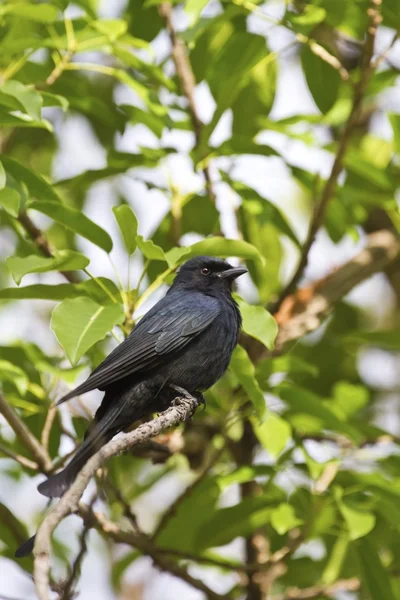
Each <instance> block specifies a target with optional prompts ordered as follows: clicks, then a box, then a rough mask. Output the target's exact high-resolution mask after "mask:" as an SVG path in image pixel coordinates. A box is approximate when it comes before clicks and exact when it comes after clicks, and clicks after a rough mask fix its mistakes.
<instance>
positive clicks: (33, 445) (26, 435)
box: [0, 393, 52, 473]
mask: <svg viewBox="0 0 400 600" xmlns="http://www.w3.org/2000/svg"><path fill="white" fill-rule="evenodd" d="M0 413H1V414H2V415H3V417H4V418H5V420H6V421H7V423H8V424H9V426H10V427H11V429H12V430H13V431H14V433H15V435H16V436H17V437H18V439H19V440H20V442H21V443H22V444H23V445H24V446H25V448H26V449H27V450H29V452H30V453H31V455H32V456H33V457H34V459H35V460H36V462H37V464H38V465H39V467H40V469H41V470H42V471H43V472H44V473H48V472H49V471H50V470H51V466H52V462H51V458H50V456H49V455H48V453H47V452H46V450H45V449H44V448H43V447H42V446H41V445H40V443H39V442H38V440H37V439H36V438H35V436H34V435H33V434H32V433H31V432H30V431H29V429H28V428H27V426H26V425H25V423H24V422H23V421H22V420H21V419H20V417H19V415H18V414H17V413H16V412H15V410H14V409H13V408H12V407H11V406H10V405H9V404H8V402H7V401H6V399H5V398H4V396H3V394H1V393H0Z"/></svg>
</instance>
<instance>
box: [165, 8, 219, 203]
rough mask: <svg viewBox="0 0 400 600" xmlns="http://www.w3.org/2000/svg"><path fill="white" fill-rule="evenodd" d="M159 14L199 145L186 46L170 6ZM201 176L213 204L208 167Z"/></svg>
mask: <svg viewBox="0 0 400 600" xmlns="http://www.w3.org/2000/svg"><path fill="white" fill-rule="evenodd" d="M159 12H160V15H161V17H163V18H164V20H165V24H166V28H167V31H168V33H169V37H170V40H171V45H172V60H173V61H174V64H175V69H176V74H177V76H178V79H179V83H180V87H181V90H182V93H183V94H184V96H185V97H186V99H187V101H188V105H189V113H190V118H191V120H192V124H193V131H194V135H195V140H196V145H197V144H199V143H200V138H201V132H202V130H203V123H202V121H201V119H200V117H199V114H198V112H197V108H196V103H195V100H194V91H195V87H196V80H195V77H194V73H193V69H192V65H191V64H190V60H189V57H188V54H187V50H186V46H185V44H184V42H183V41H182V40H181V39H180V38H179V36H178V35H177V32H176V29H175V27H174V24H173V22H172V6H171V4H169V3H164V4H161V5H160V8H159ZM202 170H203V175H204V179H205V182H206V189H207V193H208V196H209V198H210V200H211V201H212V202H213V203H214V204H215V203H216V195H215V192H214V186H213V182H212V178H211V173H210V167H209V166H208V165H205V166H204V167H203V169H202Z"/></svg>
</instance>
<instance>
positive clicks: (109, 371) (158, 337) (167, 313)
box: [58, 293, 220, 404]
mask: <svg viewBox="0 0 400 600" xmlns="http://www.w3.org/2000/svg"><path fill="white" fill-rule="evenodd" d="M219 312H220V304H219V302H218V300H217V299H215V298H212V297H210V296H205V295H203V294H195V293H193V294H190V295H189V294H184V295H182V294H168V295H167V296H165V298H163V299H162V300H160V302H158V303H157V304H156V305H155V306H154V307H153V308H152V309H151V310H150V311H149V312H148V313H147V314H146V315H145V316H144V317H143V318H142V319H141V321H139V323H138V325H137V326H136V327H135V329H134V330H133V331H132V333H131V334H130V336H129V337H127V338H126V340H124V341H123V342H122V343H121V344H120V345H119V346H117V347H116V348H115V349H114V350H113V351H112V352H111V353H110V354H109V355H108V356H107V357H106V359H105V360H104V361H103V362H102V363H101V364H100V365H99V366H98V367H97V368H96V369H95V370H94V371H93V372H92V374H91V375H90V376H89V378H88V379H87V380H86V381H85V382H84V383H82V384H81V385H79V386H78V387H77V388H75V389H74V390H72V391H71V392H69V393H68V394H66V395H65V396H64V397H63V398H61V400H59V402H58V404H61V403H62V402H65V401H66V400H69V399H70V398H74V397H75V396H78V395H79V394H84V393H85V392H89V391H90V390H94V389H96V388H102V387H103V386H105V385H109V384H111V383H113V382H115V381H118V380H119V379H122V378H123V377H126V376H127V375H131V374H133V373H138V372H142V373H144V372H146V371H149V370H150V369H154V368H155V367H157V366H158V365H159V364H163V363H164V362H165V359H166V358H167V356H169V357H170V356H171V354H173V355H174V354H176V353H177V352H179V351H180V350H181V349H182V348H184V347H185V346H186V345H187V344H188V343H189V342H190V341H191V340H192V339H193V338H194V337H196V336H197V335H198V334H199V333H201V332H202V331H204V330H205V329H206V328H207V327H208V326H209V325H210V324H211V323H212V322H213V321H214V320H215V319H216V318H217V317H218V315H219Z"/></svg>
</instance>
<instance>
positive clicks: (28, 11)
mask: <svg viewBox="0 0 400 600" xmlns="http://www.w3.org/2000/svg"><path fill="white" fill-rule="evenodd" d="M6 14H11V15H15V16H17V17H19V18H20V19H27V20H29V21H37V22H38V23H53V21H55V20H56V19H57V16H58V9H57V8H56V7H55V6H52V5H51V4H45V3H41V4H36V3H35V4H32V3H30V2H15V3H12V4H11V3H9V4H6V5H4V6H0V15H6Z"/></svg>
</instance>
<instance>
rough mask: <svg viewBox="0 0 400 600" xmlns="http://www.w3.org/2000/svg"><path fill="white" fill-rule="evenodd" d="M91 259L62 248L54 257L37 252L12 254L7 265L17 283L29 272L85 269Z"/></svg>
mask: <svg viewBox="0 0 400 600" xmlns="http://www.w3.org/2000/svg"><path fill="white" fill-rule="evenodd" d="M89 262H90V261H89V259H88V258H86V256H84V255H83V254H80V252H74V251H73V250H60V251H58V252H54V256H53V258H45V257H43V256H38V255H36V254H31V255H30V256H24V257H21V256H10V257H9V258H7V260H6V265H7V267H8V268H9V270H10V271H11V274H12V276H13V279H14V281H15V283H16V284H17V285H19V284H20V283H21V280H22V278H23V277H24V276H25V275H28V273H47V272H48V271H77V270H80V269H85V268H86V267H87V266H88V264H89Z"/></svg>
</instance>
